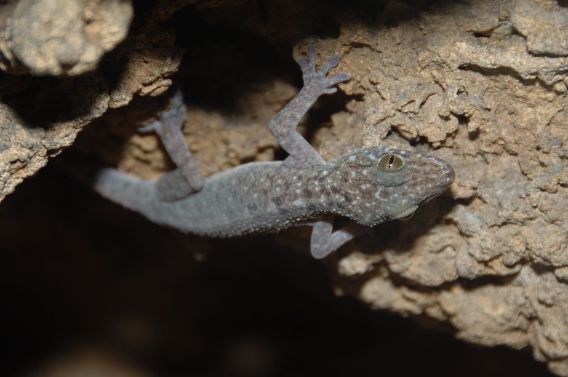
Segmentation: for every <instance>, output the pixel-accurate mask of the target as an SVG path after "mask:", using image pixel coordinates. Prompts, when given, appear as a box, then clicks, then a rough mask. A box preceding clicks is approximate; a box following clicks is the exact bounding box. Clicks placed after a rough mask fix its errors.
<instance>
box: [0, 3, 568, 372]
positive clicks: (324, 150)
mask: <svg viewBox="0 0 568 377" xmlns="http://www.w3.org/2000/svg"><path fill="white" fill-rule="evenodd" d="M57 3H58V2H57V1H20V2H16V1H13V2H8V3H6V4H3V5H1V7H2V8H0V27H1V31H2V33H1V34H0V69H1V70H2V71H3V74H2V75H1V76H0V88H1V94H2V97H1V98H0V99H1V101H2V103H0V193H2V196H4V195H7V194H9V193H11V192H12V191H13V190H14V189H17V187H16V185H17V184H18V183H20V182H21V181H22V180H23V179H25V178H26V177H29V176H31V175H32V174H34V173H35V172H36V171H37V170H38V169H40V168H41V167H42V166H44V165H45V164H46V163H47V160H48V158H49V157H51V156H54V155H56V154H57V153H59V152H61V151H62V150H63V149H65V148H66V147H68V146H70V145H71V144H72V143H73V141H74V139H75V137H76V135H77V133H78V132H79V131H80V130H81V129H83V128H85V126H86V125H88V124H92V125H91V126H90V127H88V128H87V129H86V130H85V133H84V137H83V138H82V140H81V148H82V149H87V150H89V152H91V153H93V154H96V155H98V157H99V158H100V159H101V160H102V161H105V162H106V163H116V164H117V165H118V166H119V167H120V168H122V169H124V170H126V171H129V172H132V173H133V174H138V175H140V176H144V177H152V176H155V175H157V174H159V173H161V172H163V171H165V170H167V169H168V166H169V165H168V162H167V161H166V160H165V158H164V155H163V153H162V151H161V149H160V148H159V146H158V143H157V141H156V139H155V138H154V137H153V136H147V135H138V134H136V133H135V129H136V126H137V124H139V123H140V122H143V121H144V120H147V119H150V118H151V116H152V113H153V112H155V111H156V110H157V109H158V108H159V107H160V106H163V104H164V103H165V100H164V98H162V97H160V98H155V97H157V96H159V95H160V94H162V93H164V91H166V90H167V88H168V87H169V86H171V85H172V82H174V80H176V79H174V78H173V76H174V74H175V73H176V72H178V71H179V70H181V72H180V73H179V75H178V77H177V80H178V81H180V82H181V84H180V85H182V87H183V88H184V93H185V94H186V98H187V101H188V103H189V105H190V108H189V112H188V117H187V122H186V128H185V131H186V133H187V139H188V142H189V144H190V147H191V149H192V151H194V152H195V153H196V155H197V156H198V158H199V160H200V163H201V165H202V167H203V169H204V171H205V173H206V174H212V173H214V172H216V171H219V170H222V169H227V168H230V167H232V166H236V165H238V164H241V163H244V162H248V161H254V160H267V159H272V158H274V156H275V153H276V148H277V146H276V144H275V142H274V141H273V140H272V138H271V136H270V135H269V133H268V131H267V129H266V124H267V122H268V120H269V119H270V117H271V116H272V115H273V114H274V113H275V112H276V111H277V110H278V109H279V108H281V107H282V106H283V105H284V104H285V103H286V101H288V100H289V99H291V98H292V97H293V96H294V94H295V92H296V91H297V89H298V87H297V85H298V84H299V83H298V77H299V71H298V69H297V68H296V67H295V65H294V63H293V62H292V60H291V57H290V54H291V51H292V46H293V45H294V44H295V43H296V42H298V41H302V40H303V39H304V38H305V37H307V36H308V35H316V36H319V37H321V39H320V40H319V42H318V47H319V53H320V56H329V55H331V54H334V53H337V54H339V55H340V56H341V62H340V65H339V67H338V68H337V70H338V71H345V72H349V73H351V75H352V77H353V78H352V80H351V81H349V82H348V83H345V84H342V85H340V89H341V90H340V91H341V93H339V94H338V95H335V96H331V97H328V98H324V99H322V101H321V103H320V106H319V108H317V109H315V111H314V112H312V113H311V114H310V116H309V117H308V119H307V120H306V122H305V126H306V127H305V129H306V131H307V133H308V135H309V136H310V138H311V140H312V142H313V144H314V145H315V146H316V148H317V149H318V150H319V151H320V153H321V154H322V155H323V156H324V157H325V158H328V159H329V158H332V157H335V156H337V155H340V154H342V153H344V152H345V151H347V150H349V149H351V148H356V147H359V146H363V145H365V146H367V145H374V144H377V143H391V144H395V145H398V146H401V147H403V148H418V149H420V150H423V151H428V152H430V153H432V154H434V155H436V156H438V157H441V158H443V159H445V160H447V161H449V162H451V164H452V165H453V166H454V168H455V170H456V173H457V178H456V182H455V183H454V185H453V186H452V188H451V190H450V191H449V192H448V193H446V194H445V195H444V196H443V197H441V198H438V199H436V200H435V201H433V202H431V203H429V204H428V205H426V206H425V207H424V208H422V209H421V210H420V211H419V212H418V213H417V214H416V215H415V216H414V218H412V219H411V220H408V221H405V222H396V223H391V224H385V225H383V226H380V227H378V228H377V229H376V231H375V232H374V233H373V234H372V235H370V236H368V237H365V238H363V239H361V240H359V241H357V242H354V243H351V244H349V245H348V246H346V247H344V248H343V249H342V251H341V252H340V253H338V254H337V255H335V256H333V257H332V258H330V259H328V260H326V261H324V262H323V263H325V264H326V266H327V267H328V271H329V274H330V276H332V277H333V278H334V281H335V286H336V292H337V293H338V294H343V295H350V296H353V297H356V298H358V299H359V300H362V301H363V302H365V303H368V305H369V306H370V307H372V308H376V309H381V310H384V309H386V310H391V311H394V312H397V313H400V314H403V315H413V316H416V317H418V318H423V319H425V318H433V319H435V320H437V321H440V322H442V323H446V324H448V325H450V326H451V327H452V328H453V329H454V330H455V334H456V335H457V336H458V337H459V338H461V339H464V340H467V341H469V342H472V343H476V344H482V345H488V346H491V345H507V346H510V347H513V348H519V349H520V348H523V347H530V349H531V350H532V352H533V354H534V357H535V358H536V359H538V360H540V361H543V362H546V363H547V365H548V366H549V368H550V369H551V370H552V371H553V372H554V373H556V374H558V375H563V376H568V319H567V318H568V218H567V216H566V213H567V210H568V171H567V168H566V161H567V157H568V97H567V91H568V89H567V86H568V6H567V5H566V3H565V2H563V1H549V0H541V1H536V0H535V1H531V0H516V1H514V0H503V1H471V2H456V3H453V2H437V3H434V4H429V5H426V4H427V3H429V2H425V4H421V3H419V2H418V3H417V2H409V3H404V2H388V3H387V2H374V1H361V2H347V1H336V2H333V3H330V2H324V1H322V2H318V1H311V2H295V1H285V0H281V1H272V2H269V3H266V4H265V3H263V2H254V1H245V0H243V1H208V2H207V1H201V2H200V1H186V2H183V1H170V2H161V3H160V5H159V6H156V7H152V6H151V5H149V4H150V3H147V4H146V3H143V4H137V5H136V7H134V8H133V5H132V4H130V3H129V2H126V1H110V0H109V1H87V0H83V1H78V0H77V1H76V2H75V6H74V7H69V8H68V9H69V10H68V12H69V13H68V14H66V15H64V16H62V15H61V14H60V13H59V12H53V9H58V8H57ZM66 3H67V2H66ZM410 3H412V5H411V4H410ZM259 4H260V5H259ZM268 4H270V5H268ZM187 5H189V6H190V7H189V8H184V7H185V6H187ZM39 6H43V7H44V8H42V9H38V8H37V7H39ZM66 9H67V8H66ZM73 12H74V13H73ZM38 14H41V17H42V19H46V20H48V19H50V17H51V18H61V19H63V20H65V22H63V23H62V24H63V26H62V27H61V29H60V30H59V29H55V28H53V27H51V25H52V24H51V23H49V22H43V23H39V24H36V23H33V22H31V21H30V20H37V19H38V17H39V16H37V15H38ZM196 15H198V16H199V19H200V20H206V22H207V24H208V25H209V26H208V27H205V26H203V25H201V24H199V22H197V21H196V18H195V17H196ZM185 20H190V21H189V22H188V21H185ZM65 25H66V26H65ZM32 26H33V27H34V28H44V29H45V30H42V31H43V32H42V33H38V32H33V33H31V32H29V31H30V28H32ZM110 30H112V32H109V31H110ZM176 31H177V39H176ZM32 35H33V37H31V36H32ZM38 35H39V36H41V38H40V37H38ZM227 35H231V37H230V38H227ZM71 36H73V38H71ZM51 44H53V45H51ZM46 46H48V47H49V48H46ZM180 46H183V47H180ZM184 48H185V50H187V54H186V59H185V60H184V62H183V63H182V60H181V57H182V54H183V50H184ZM298 52H299V51H297V50H296V53H298ZM196 92H198V93H196ZM133 99H135V100H134V101H133ZM276 154H277V153H276ZM276 237H278V239H279V241H280V242H281V243H282V244H284V245H287V246H289V247H290V248H294V249H299V250H303V251H305V250H306V249H307V238H306V234H305V233H302V232H298V231H289V232H285V233H283V234H282V235H279V236H276Z"/></svg>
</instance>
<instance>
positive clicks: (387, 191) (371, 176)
mask: <svg viewBox="0 0 568 377" xmlns="http://www.w3.org/2000/svg"><path fill="white" fill-rule="evenodd" d="M334 165H335V169H334V170H333V172H331V173H330V176H329V178H331V181H329V182H335V184H337V186H336V187H337V188H338V189H339V191H338V192H337V191H336V195H337V196H338V198H339V199H340V200H339V202H340V204H339V206H338V212H339V213H340V214H341V215H344V216H347V217H350V218H352V219H353V220H355V221H357V222H359V223H361V224H364V225H376V224H379V223H381V222H383V221H386V220H390V219H403V218H406V217H409V216H410V215H412V214H413V213H414V211H416V209H417V208H418V207H419V206H420V205H421V204H423V203H425V202H426V201H428V200H430V199H432V198H434V197H435V196H438V195H440V194H441V193H442V192H444V191H446V190H447V189H448V187H449V186H450V185H451V183H452V182H453V181H454V175H455V174H454V170H453V169H452V167H451V166H450V165H448V163H446V162H445V161H442V160H440V159H437V158H435V157H430V156H424V155H421V154H419V153H416V152H410V151H405V150H400V149H393V148H388V147H371V148H365V149H360V150H358V151H356V152H354V153H351V154H348V155H346V156H343V157H341V158H339V159H338V160H336V161H335V162H334Z"/></svg>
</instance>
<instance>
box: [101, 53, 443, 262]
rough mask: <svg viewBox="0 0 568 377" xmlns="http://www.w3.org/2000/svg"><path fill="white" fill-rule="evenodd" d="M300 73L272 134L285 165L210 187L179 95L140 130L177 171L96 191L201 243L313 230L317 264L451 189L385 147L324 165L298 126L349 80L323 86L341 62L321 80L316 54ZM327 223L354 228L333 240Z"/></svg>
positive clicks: (431, 171)
mask: <svg viewBox="0 0 568 377" xmlns="http://www.w3.org/2000/svg"><path fill="white" fill-rule="evenodd" d="M298 63H299V64H300V67H301V68H302V72H303V76H304V87H303V88H302V90H301V91H300V92H299V93H298V95H297V96H296V97H295V98H294V99H293V100H292V101H291V102H290V103H289V104H288V105H287V106H286V107H285V108H284V109H283V110H282V111H280V112H279V113H278V114H277V115H276V116H275V117H274V119H273V120H272V121H271V122H270V124H269V127H270V130H271V131H272V133H273V134H274V136H275V137H276V139H277V140H278V142H279V144H280V145H281V146H282V147H283V148H284V149H285V150H286V151H287V152H288V153H289V157H288V158H287V159H286V160H284V161H274V162H258V163H249V164H245V165H241V166H239V167H236V168H233V169H230V170H227V171H224V172H221V173H218V174H215V175H213V176H211V177H209V178H207V179H205V180H204V179H203V177H202V176H201V173H200V172H199V170H198V169H197V164H196V162H195V160H194V159H193V157H192V156H191V154H190V153H189V151H188V149H187V146H186V145H185V143H184V142H183V135H182V134H181V130H180V126H181V124H182V123H183V117H184V115H185V107H184V105H183V101H182V99H181V95H180V94H179V93H178V94H176V95H175V96H174V98H173V100H172V105H171V106H170V109H169V110H167V111H164V112H163V113H161V114H160V119H159V120H157V121H155V122H153V123H152V124H150V125H149V126H146V127H144V130H145V131H147V130H149V129H152V130H155V131H156V132H157V134H158V135H159V136H160V138H161V140H162V142H163V143H164V145H165V147H166V150H167V151H168V153H169V154H170V156H171V157H172V160H173V161H174V162H175V163H176V165H177V166H178V169H176V170H174V171H173V172H171V173H168V174H166V175H164V176H163V177H162V178H160V179H158V180H154V181H144V180H140V179H137V178H134V177H131V176H128V175H126V174H124V173H121V172H119V171H118V170H116V169H110V168H105V169H101V170H100V171H99V172H98V175H97V178H96V180H95V183H94V187H95V189H96V191H98V192H99V193H100V194H101V195H103V196H105V197H107V198H109V199H111V200H113V201H115V202H117V203H120V204H121V205H123V206H125V207H127V208H130V209H132V210H134V211H137V212H139V213H141V214H143V215H144V216H146V217H147V218H148V219H150V220H152V221H154V222H156V223H158V224H162V225H167V226H170V227H173V228H176V229H179V230H181V231H183V232H188V233H194V234H198V235H203V236H213V237H233V236H239V235H243V234H248V233H255V232H260V231H278V230H281V229H284V228H287V227H290V226H293V225H297V224H308V225H311V226H312V227H313V230H312V237H311V252H312V255H313V256H314V257H316V258H323V257H325V256H326V255H328V254H329V253H331V252H332V251H334V250H336V249H337V248H339V247H340V246H341V245H343V244H344V243H345V242H347V241H349V240H351V239H352V238H354V237H356V236H357V235H359V234H360V233H362V232H364V231H365V230H366V229H367V228H368V227H369V226H373V225H376V224H380V223H382V222H384V221H387V220H391V219H396V218H403V217H406V216H409V215H411V214H412V213H413V212H414V211H415V210H416V209H417V208H418V207H419V206H420V205H421V204H422V203H424V202H426V201H427V200H429V199H431V198H433V197H434V196H437V195H439V194H440V193H442V192H443V191H445V190H446V189H447V188H448V186H449V185H450V184H451V183H452V181H453V179H454V172H453V170H452V168H451V167H450V166H449V165H448V164H447V163H445V162H444V161H441V160H439V159H436V158H434V157H428V156H422V155H420V154H417V153H414V152H409V151H404V150H398V149H391V148H387V147H382V146H379V147H371V148H364V149H360V150H357V151H355V152H353V153H351V154H348V155H346V156H343V157H340V158H338V159H336V160H334V161H331V162H326V161H324V160H323V159H322V158H321V157H320V156H319V154H318V153H317V152H316V151H315V150H314V149H313V148H312V146H311V145H310V144H309V143H308V142H307V141H306V140H305V139H304V138H303V137H302V136H301V135H300V134H299V133H298V132H297V131H296V126H297V124H298V123H299V121H300V119H301V118H302V117H303V116H304V114H305V113H306V112H307V111H308V110H309V108H310V107H311V106H312V105H313V103H314V102H315V101H316V100H317V98H318V97H319V96H320V95H322V94H329V93H333V92H335V91H336V88H335V85H336V84H338V83H340V82H342V81H346V80H348V79H349V76H348V75H346V74H337V75H335V76H332V77H327V73H328V71H329V70H330V69H331V68H333V67H334V66H336V65H337V63H338V60H337V58H332V59H330V60H329V61H328V62H327V63H325V64H324V65H323V66H322V68H321V69H320V71H317V70H316V69H315V65H316V52H315V48H314V47H313V45H310V48H309V53H308V57H307V59H305V60H300V61H298ZM330 215H342V216H346V217H348V218H350V219H352V220H354V221H355V222H354V223H352V224H349V225H347V226H346V227H345V228H342V229H339V230H336V231H333V227H332V216H330Z"/></svg>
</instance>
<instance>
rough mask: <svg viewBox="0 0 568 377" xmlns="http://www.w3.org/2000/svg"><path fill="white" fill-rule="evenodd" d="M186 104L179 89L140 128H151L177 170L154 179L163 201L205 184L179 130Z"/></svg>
mask: <svg viewBox="0 0 568 377" xmlns="http://www.w3.org/2000/svg"><path fill="white" fill-rule="evenodd" d="M185 116H186V107H185V104H184V102H183V96H182V94H181V91H179V90H178V91H176V92H175V94H174V95H173V96H172V98H171V101H170V104H169V106H168V108H167V109H166V110H164V111H162V112H160V113H159V114H158V119H156V120H154V121H153V122H151V123H149V124H147V125H145V126H143V127H141V128H140V129H139V130H140V131H141V132H150V131H154V132H156V134H157V135H158V136H159V137H160V140H161V142H162V144H163V146H164V148H165V149H166V152H167V153H168V155H169V157H170V158H171V159H172V161H173V162H174V164H175V165H176V166H177V169H175V170H173V171H171V172H169V173H166V174H164V175H163V176H162V177H161V178H160V179H159V180H158V181H157V182H156V184H157V190H158V195H159V196H160V198H161V199H163V200H165V201H175V200H180V199H184V198H186V197H187V196H188V195H191V194H192V193H194V192H196V191H200V190H201V189H202V188H203V185H204V183H205V178H204V177H203V175H202V174H201V170H200V169H199V165H198V163H197V160H196V159H195V157H194V156H193V155H192V154H191V152H190V151H189V148H188V147H187V144H186V142H185V138H184V136H183V133H182V127H183V122H184V120H185Z"/></svg>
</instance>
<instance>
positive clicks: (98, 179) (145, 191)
mask: <svg viewBox="0 0 568 377" xmlns="http://www.w3.org/2000/svg"><path fill="white" fill-rule="evenodd" d="M54 163H55V164H56V165H57V166H58V167H59V168H60V169H62V170H63V171H65V172H66V173H67V174H69V175H70V176H72V177H74V178H75V179H77V180H79V181H80V182H81V183H83V184H84V185H86V186H87V187H89V188H91V189H93V190H94V191H96V192H97V193H98V194H99V195H101V196H103V197H104V198H107V199H109V200H111V201H113V202H115V203H118V204H120V205H122V206H123V207H126V208H128V209H131V210H133V211H136V212H140V211H141V209H143V208H144V207H146V206H148V205H151V202H152V201H154V200H155V198H156V195H155V188H154V187H155V181H153V180H142V179H139V178H136V177H133V176H130V175H128V174H126V173H123V172H121V171H119V170H117V169H114V168H109V167H100V165H98V164H96V163H95V162H93V161H91V160H89V159H88V158H85V157H83V156H81V155H79V154H78V153H65V156H61V157H58V158H56V159H55V160H54Z"/></svg>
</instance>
